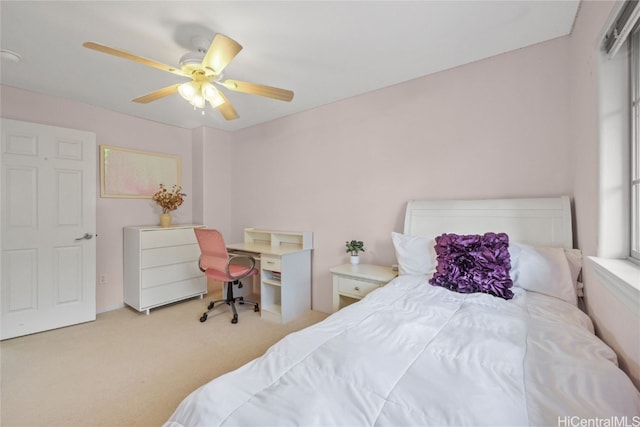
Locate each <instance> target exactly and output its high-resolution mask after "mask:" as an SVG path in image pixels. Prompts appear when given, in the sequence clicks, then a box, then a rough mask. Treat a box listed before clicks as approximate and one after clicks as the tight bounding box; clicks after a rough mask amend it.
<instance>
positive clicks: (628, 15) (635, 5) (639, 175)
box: [604, 0, 640, 261]
mask: <svg viewBox="0 0 640 427" xmlns="http://www.w3.org/2000/svg"><path fill="white" fill-rule="evenodd" d="M639 17H640V3H639V0H627V1H625V2H624V4H623V5H622V7H621V8H620V12H619V13H618V15H617V17H616V19H615V21H614V22H613V25H612V26H611V27H610V28H609V31H607V34H606V36H605V39H604V48H605V51H606V53H607V55H608V56H609V59H612V58H614V56H616V54H617V53H618V51H621V52H622V54H621V56H623V57H625V58H628V59H625V60H626V61H628V64H630V66H628V68H629V69H628V73H629V74H628V75H629V85H628V88H627V90H626V93H630V96H629V100H630V103H628V104H626V105H627V106H628V107H626V108H629V112H630V114H629V117H628V123H629V124H628V125H626V126H624V129H626V136H624V137H623V138H624V139H625V140H628V141H629V144H628V145H627V144H626V143H625V144H624V145H625V147H624V155H623V160H622V162H623V164H620V163H618V165H619V166H620V170H622V171H628V172H624V175H625V176H626V177H627V178H625V179H624V182H623V183H622V184H623V186H624V187H625V188H627V190H626V191H625V196H624V199H625V200H626V201H625V205H626V206H627V212H628V213H627V215H629V221H628V223H627V224H628V230H629V238H628V239H625V240H626V242H625V245H628V250H626V251H625V252H626V253H627V255H628V256H630V257H631V258H632V259H634V260H636V261H640V30H639V29H638V25H637V22H638V20H639ZM629 53H630V54H629ZM627 159H629V160H627Z"/></svg>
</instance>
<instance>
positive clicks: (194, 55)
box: [82, 34, 293, 120]
mask: <svg viewBox="0 0 640 427" xmlns="http://www.w3.org/2000/svg"><path fill="white" fill-rule="evenodd" d="M192 43H193V44H194V46H195V47H196V48H197V52H188V53H186V54H185V55H183V56H182V58H180V68H176V67H171V66H169V65H165V64H162V63H160V62H156V61H153V60H150V59H146V58H143V57H140V56H137V55H134V54H132V53H129V52H127V51H124V50H121V49H115V48H112V47H109V46H105V45H102V44H98V43H94V42H85V43H83V44H82V46H84V47H86V48H88V49H93V50H96V51H98V52H103V53H107V54H109V55H114V56H118V57H120V58H124V59H128V60H130V61H135V62H139V63H141V64H144V65H147V66H149V67H154V68H157V69H159V70H163V71H167V72H169V73H173V74H177V75H178V76H182V77H187V78H190V79H191V81H189V82H186V83H182V84H174V85H171V86H167V87H165V88H162V89H158V90H156V91H154V92H151V93H149V94H146V95H143V96H141V97H138V98H135V99H133V100H132V101H133V102H139V103H142V104H147V103H149V102H152V101H156V100H158V99H160V98H164V97H165V96H169V95H173V94H175V93H176V92H177V93H179V94H180V95H181V96H182V97H183V98H184V99H186V100H187V101H189V102H190V103H191V105H193V107H194V108H204V107H205V104H206V102H207V101H208V102H209V104H210V105H211V106H212V107H213V108H217V109H218V111H219V112H220V113H221V114H222V116H223V117H224V118H225V119H226V120H234V119H236V118H237V117H238V113H237V112H236V110H235V109H234V108H233V105H231V103H230V102H229V100H228V99H227V97H226V96H224V93H222V91H219V90H218V89H216V87H215V86H214V84H216V85H219V86H222V87H224V88H226V89H229V90H234V91H237V92H243V93H248V94H251V95H259V96H265V97H267V98H273V99H277V100H280V101H287V102H289V101H291V100H292V99H293V92H292V91H290V90H286V89H280V88H277V87H271V86H265V85H260V84H256V83H248V82H241V81H238V80H228V79H227V80H223V74H222V71H223V70H224V69H225V67H226V66H227V65H229V63H230V62H231V60H232V59H233V58H234V57H235V56H236V55H237V54H238V53H239V52H240V50H242V46H241V45H240V44H239V43H238V42H236V41H235V40H233V39H231V38H229V37H227V36H225V35H223V34H216V35H215V37H214V38H213V41H211V44H210V45H209V40H208V39H207V38H206V37H194V38H193V39H192Z"/></svg>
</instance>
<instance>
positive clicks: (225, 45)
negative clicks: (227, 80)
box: [202, 34, 242, 75]
mask: <svg viewBox="0 0 640 427" xmlns="http://www.w3.org/2000/svg"><path fill="white" fill-rule="evenodd" d="M241 50H242V46H241V45H240V44H239V43H238V42H236V41H235V40H233V39H231V38H229V37H227V36H225V35H222V34H216V36H215V37H214V38H213V41H212V42H211V46H209V50H208V51H207V53H206V55H205V56H204V59H203V60H202V66H203V67H206V68H209V69H211V70H213V73H214V74H215V75H218V74H220V73H221V72H222V70H224V69H225V67H226V66H227V65H229V63H230V62H231V60H232V59H233V58H235V56H236V55H237V54H238V52H240V51H241Z"/></svg>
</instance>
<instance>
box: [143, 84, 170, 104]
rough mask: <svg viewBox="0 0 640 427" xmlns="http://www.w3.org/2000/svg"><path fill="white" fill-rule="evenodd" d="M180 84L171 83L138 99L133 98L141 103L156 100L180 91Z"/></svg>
mask: <svg viewBox="0 0 640 427" xmlns="http://www.w3.org/2000/svg"><path fill="white" fill-rule="evenodd" d="M178 86H180V85H179V84H175V85H171V86H167V87H164V88H162V89H158V90H156V91H155V92H151V93H148V94H146V95H144V96H141V97H139V98H136V99H132V101H133V102H138V103H140V104H148V103H149V102H152V101H156V100H158V99H160V98H164V97H165V96H169V95H173V94H174V93H176V92H178Z"/></svg>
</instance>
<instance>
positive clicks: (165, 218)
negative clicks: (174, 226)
mask: <svg viewBox="0 0 640 427" xmlns="http://www.w3.org/2000/svg"><path fill="white" fill-rule="evenodd" d="M170 225H171V214H168V213H163V214H162V215H160V227H164V228H167V227H168V226H170Z"/></svg>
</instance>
